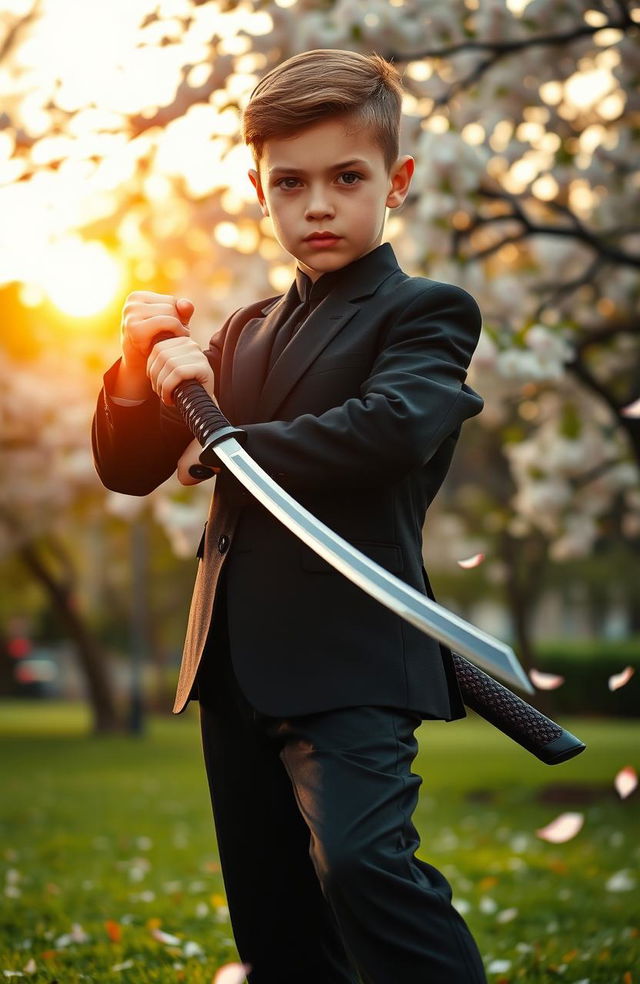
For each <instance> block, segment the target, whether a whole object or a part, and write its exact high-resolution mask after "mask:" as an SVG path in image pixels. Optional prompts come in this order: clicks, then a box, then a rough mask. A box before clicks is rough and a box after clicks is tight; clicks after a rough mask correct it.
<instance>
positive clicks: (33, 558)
mask: <svg viewBox="0 0 640 984" xmlns="http://www.w3.org/2000/svg"><path fill="white" fill-rule="evenodd" d="M55 552H56V553H57V554H58V556H64V560H65V566H66V568H67V572H69V571H70V570H71V561H70V559H69V557H68V556H67V554H66V551H64V550H63V548H62V546H61V545H60V544H59V543H56V544H55ZM18 554H19V556H20V558H21V559H22V561H23V563H24V564H25V565H26V567H27V568H28V570H29V571H30V572H31V573H32V574H33V576H34V577H35V578H36V580H37V581H38V582H39V584H40V585H41V586H42V587H43V588H44V589H45V591H46V592H47V595H48V596H49V600H50V601H51V604H52V606H53V608H54V611H55V612H56V614H57V615H58V617H59V619H60V621H61V623H62V625H63V626H64V628H65V630H66V632H67V633H68V635H69V638H70V639H71V640H72V642H73V643H74V646H75V650H76V654H77V658H78V662H79V665H80V669H81V671H82V674H83V676H84V679H85V681H86V684H87V694H88V698H89V702H90V705H91V709H92V712H93V731H94V734H104V733H107V732H114V731H121V730H123V728H122V724H121V722H120V719H119V716H118V712H117V706H116V699H115V693H114V689H113V684H112V681H111V678H110V676H109V673H108V670H107V660H106V657H105V653H104V651H103V649H102V647H101V645H100V644H99V643H98V642H97V640H96V639H95V638H94V637H93V636H92V634H91V632H90V631H89V629H88V628H87V625H86V624H85V622H84V620H83V618H82V616H81V614H80V612H79V611H78V608H77V604H76V599H75V595H74V592H73V586H72V580H73V578H71V577H69V575H68V573H67V574H66V576H65V575H63V576H56V574H55V573H54V572H53V570H52V569H51V566H49V565H47V563H46V561H45V558H44V556H43V555H42V553H41V552H38V550H37V548H36V547H35V546H34V544H33V543H28V544H24V545H23V546H21V547H20V548H19V550H18Z"/></svg>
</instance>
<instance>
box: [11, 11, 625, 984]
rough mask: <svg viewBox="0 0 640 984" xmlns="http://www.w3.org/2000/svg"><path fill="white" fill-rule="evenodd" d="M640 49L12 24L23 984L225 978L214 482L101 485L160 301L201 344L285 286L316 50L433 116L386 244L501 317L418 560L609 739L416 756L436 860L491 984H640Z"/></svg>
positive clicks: (483, 20)
mask: <svg viewBox="0 0 640 984" xmlns="http://www.w3.org/2000/svg"><path fill="white" fill-rule="evenodd" d="M639 32H640V5H639V4H638V3H634V2H632V0H603V2H596V0H594V2H588V0H585V2H580V0H565V2H562V0H532V2H529V3H527V2H526V0H464V2H461V0H451V2H448V3H446V4H444V3H442V2H433V0H390V2H378V0H373V2H363V0H275V2H271V0H264V2H262V0H243V2H241V3H229V2H224V0H209V2H197V0H164V2H160V3H156V2H152V0H111V2H110V3H108V4H103V3H98V2H97V0H85V2H74V0H36V2H34V0H4V2H1V3H0V312H1V314H2V319H1V328H0V331H1V333H2V345H1V349H0V379H1V386H0V420H1V421H2V430H1V434H0V441H1V446H2V456H1V460H0V565H1V567H0V569H1V573H2V592H1V593H0V735H1V736H2V742H3V746H2V747H3V765H4V769H3V773H4V782H3V790H2V803H3V805H2V807H0V830H1V831H2V847H1V848H0V859H1V865H2V873H3V878H4V882H3V883H4V896H3V901H2V905H3V916H2V927H3V929H2V939H1V940H0V970H3V972H4V974H5V975H6V976H11V975H12V974H15V975H18V976H23V977H30V978H31V979H32V980H34V981H37V982H39V981H51V980H53V979H54V978H59V979H61V980H64V981H65V982H67V981H76V980H78V981H80V980H86V979H90V980H94V981H103V980H104V981H107V980H120V979H121V980H127V981H132V982H137V981H147V980H149V981H173V980H189V981H194V982H198V981H209V980H211V977H212V974H213V972H214V970H215V968H216V967H217V966H220V965H221V964H222V963H224V962H225V961H226V960H233V959H234V953H235V951H234V948H233V940H232V934H231V930H230V926H229V924H228V914H227V913H226V908H225V900H224V889H223V885H222V881H221V878H220V871H219V864H218V862H217V854H216V849H215V839H214V834H213V830H212V823H211V816H210V806H209V803H208V799H207V796H206V795H205V780H204V771H203V766H202V763H201V761H200V748H199V734H198V723H197V722H198V716H197V704H191V705H190V706H189V708H188V710H187V711H186V712H185V714H183V715H181V716H180V717H175V716H172V715H171V713H170V708H171V705H172V700H173V688H174V686H175V682H176V679H177V669H178V663H179V657H180V650H181V645H182V640H183V634H184V627H185V623H186V614H187V610H188V604H189V598H190V594H191V588H192V584H193V580H194V577H195V564H196V563H197V561H196V559H195V551H196V547H197V544H198V541H199V539H200V535H201V532H202V526H203V523H204V521H205V519H206V514H207V510H208V503H209V497H210V494H211V483H203V484H202V485H201V486H198V487H195V488H189V489H184V488H183V487H182V486H180V484H179V483H178V482H177V480H176V479H175V477H174V478H172V479H170V480H169V481H167V482H166V483H164V485H162V486H161V487H160V488H158V489H157V490H156V491H155V492H153V493H152V494H151V495H149V496H147V497H144V498H135V497H130V496H125V495H121V494H119V493H114V492H111V491H109V490H107V489H105V488H104V487H103V486H102V485H101V484H100V482H99V480H98V478H97V476H96V473H95V470H94V467H93V462H92V456H91V447H90V426H91V417H92V414H93V409H94V407H95V402H96V399H97V394H98V392H99V389H100V386H101V382H102V375H103V373H104V372H105V371H106V370H107V369H108V368H109V367H110V366H111V365H112V364H113V362H114V361H115V360H116V358H117V357H118V354H119V323H120V311H121V308H122V304H123V301H124V299H125V297H126V296H127V294H128V293H129V292H130V291H131V290H134V289H141V288H143V289H149V290H156V291H163V292H168V293H172V294H175V295H176V296H186V297H189V298H190V299H192V300H193V302H194V303H195V308H196V310H195V314H194V316H193V318H192V321H191V326H192V332H193V334H194V337H196V338H197V340H198V341H199V342H201V343H202V344H203V345H204V344H205V343H206V341H207V340H208V338H209V337H210V335H211V334H212V333H213V331H214V330H215V328H216V327H217V326H219V325H220V324H221V323H222V321H223V320H224V319H225V318H226V316H227V315H228V314H229V313H230V312H231V311H232V310H235V309H236V308H237V307H239V306H241V305H243V304H246V303H248V302H249V301H251V300H254V299H255V298H257V297H268V296H271V295H273V294H276V293H279V292H282V291H283V290H285V289H286V288H287V287H288V285H289V283H290V282H291V279H292V277H293V273H294V265H293V264H292V262H291V258H290V257H289V256H288V255H287V254H285V253H284V252H283V251H282V250H281V248H280V247H279V245H278V244H277V242H276V241H275V239H274V238H273V232H272V229H271V225H270V222H269V220H267V219H264V218H262V216H261V213H260V210H259V207H258V205H257V202H256V200H255V195H254V192H253V188H252V186H251V184H250V182H249V179H248V177H247V170H248V168H249V167H250V166H251V163H252V162H251V159H250V156H249V153H248V151H247V149H246V148H245V147H244V146H243V145H242V143H241V139H240V120H241V112H242V107H243V106H244V104H245V103H246V100H247V99H248V96H249V94H250V92H251V90H252V88H253V87H254V86H255V84H256V83H257V82H258V80H259V79H260V78H261V77H262V75H264V73H265V72H266V71H268V70H269V69H270V68H271V67H272V66H274V65H275V64H277V63H279V62H280V61H282V60H284V59H285V58H287V57H289V56H290V55H293V54H296V53H297V52H300V51H304V50H309V49H312V48H348V49H351V50H355V51H361V52H365V53H368V52H372V51H376V52H377V53H379V54H381V55H383V56H384V57H386V58H388V59H390V60H392V61H393V62H394V63H395V64H396V65H397V67H398V68H399V69H400V71H401V73H402V76H403V81H404V86H405V90H406V95H405V99H404V106H403V110H404V112H403V122H402V135H401V153H411V154H412V155H413V156H414V157H415V159H416V173H415V176H414V179H413V183H412V188H411V193H410V195H409V197H408V199H407V202H406V203H405V205H404V206H403V207H402V208H401V209H399V210H394V211H392V212H390V213H389V217H388V220H387V225H386V238H387V239H388V241H389V242H391V244H392V245H393V248H394V250H395V252H396V255H397V257H398V260H399V262H400V264H401V266H402V267H403V268H404V269H405V270H406V271H407V272H408V273H410V274H415V275H422V276H428V277H430V278H432V279H435V280H444V281H447V282H450V283H456V284H459V285H460V286H462V287H464V288H465V289H467V290H468V291H469V292H470V293H471V294H472V295H473V296H474V297H475V298H476V299H477V301H478V303H479V305H480V308H481V311H482V314H483V332H482V336H481V339H480V343H479V345H478V349H477V351H476V354H475V356H474V359H473V362H472V366H471V369H470V372H469V379H468V381H469V383H470V384H471V385H472V386H473V387H474V388H475V389H476V390H477V391H478V392H479V393H480V394H481V395H482V396H483V397H484V399H485V409H484V411H483V412H482V414H481V415H480V416H479V417H476V418H473V419H472V420H470V421H468V422H467V423H466V424H465V426H464V428H463V432H462V437H461V440H460V441H459V444H458V448H457V451H456V456H455V459H454V463H453V466H452V468H451V471H450V473H449V476H448V477H447V480H446V482H445V484H444V486H443V488H442V489H441V491H440V493H439V495H438V497H437V499H436V501H435V503H434V504H433V506H432V507H431V509H430V511H429V515H428V519H427V524H426V528H425V537H424V556H425V562H426V565H427V568H428V570H429V572H430V575H431V579H432V583H433V585H434V589H435V592H436V596H437V597H438V600H439V601H440V602H441V603H443V604H445V605H447V606H448V607H450V608H452V609H453V610H454V611H457V612H459V613H460V614H461V615H463V616H464V617H466V618H468V619H470V620H471V621H473V622H474V623H476V624H478V625H479V626H481V627H482V628H484V629H486V630H488V631H490V632H492V633H495V634H496V635H498V636H500V637H501V638H504V639H505V640H507V641H509V642H511V643H512V644H513V646H514V648H515V649H516V651H517V653H518V656H519V658H520V660H521V662H522V663H523V665H524V667H525V668H526V670H527V671H528V672H529V673H530V675H531V679H532V680H533V682H534V683H535V685H536V688H537V692H536V696H535V698H532V702H533V703H534V704H535V705H536V706H538V707H540V708H541V709H542V710H543V711H544V712H545V713H547V714H550V715H552V716H554V717H555V718H557V719H560V721H561V723H563V724H564V725H565V726H566V727H569V728H570V730H572V731H574V732H575V733H577V734H579V735H580V737H582V738H583V739H584V740H586V741H587V744H588V749H587V751H586V752H585V753H584V754H583V755H581V756H580V757H579V758H577V759H575V760H573V761H572V762H571V763H567V764H565V765H561V766H556V767H553V768H552V769H550V768H549V767H548V766H544V765H542V763H539V762H538V761H537V760H535V759H534V758H533V757H532V756H530V755H529V754H528V753H526V752H524V751H523V750H522V749H521V748H520V747H519V746H516V745H514V744H513V743H511V742H509V740H508V739H507V738H504V737H502V736H501V735H499V734H498V733H497V732H495V731H494V730H493V729H491V728H490V727H489V725H487V724H485V723H484V722H482V721H481V720H480V719H479V718H476V717H475V715H473V714H471V713H470V714H469V716H468V718H466V719H465V720H464V721H460V722H454V723H452V724H450V725H444V724H442V725H441V724H440V723H437V724H429V725H427V724H425V725H423V726H422V728H421V729H420V738H421V751H420V757H419V759H418V761H417V763H416V768H417V769H419V770H421V774H423V775H424V776H425V783H424V786H423V792H422V794H421V803H420V811H419V815H418V816H417V821H416V822H417V825H418V827H419V829H420V831H421V833H422V835H423V846H422V847H421V852H422V853H421V856H423V857H425V859H432V860H433V859H435V863H436V864H439V865H441V866H442V867H443V869H444V870H445V871H447V872H448V874H450V875H451V880H452V881H453V884H454V893H456V894H454V901H455V902H456V904H458V905H459V906H460V909H461V911H464V913H465V917H466V918H467V919H468V921H469V923H470V925H471V926H472V929H473V931H474V933H475V935H476V936H477V938H478V940H479V943H480V945H481V949H482V952H483V955H486V958H487V959H486V963H487V966H488V969H489V976H490V979H491V980H492V981H500V982H505V984H510V982H511V981H517V980H518V981H519V980H524V981H527V982H529V981H552V980H565V981H573V982H580V984H586V982H587V981H588V982H589V984H599V982H602V984H613V982H618V981H620V982H623V984H635V982H636V981H637V980H638V972H637V970H636V971H634V964H637V961H638V956H639V949H640V948H639V947H638V937H639V932H640V930H639V929H638V904H637V895H636V892H635V890H636V887H637V879H638V872H637V867H638V858H639V854H640V852H639V848H638V845H637V838H636V837H634V827H633V825H634V822H635V823H636V824H637V819H638V817H637V795H638V794H637V792H634V788H633V787H634V783H635V768H636V767H637V759H638V752H637V749H638V731H639V729H638V724H637V716H638V678H637V676H634V671H635V670H636V669H637V668H638V666H639V665H640V656H639V644H638V643H639V640H640V577H638V556H639V553H640V486H639V484H638V464H639V459H640V371H639V370H640V340H639V338H638V316H637V313H638V298H639V294H640V290H639V283H640V282H639V278H638V269H639V267H640V214H639V212H640V209H639V205H638V203H639V200H640V153H639V149H640V148H639V145H640V85H639V84H638V83H639V81H640V45H639V44H638V40H639V37H638V36H639ZM265 575H266V576H268V572H265ZM621 775H622V777H623V778H620V776H621ZM634 811H635V812H634ZM557 817H560V818H562V819H563V820H564V823H565V828H564V833H563V832H562V830H561V831H560V832H559V833H558V834H556V835H555V836H556V838H557V839H556V840H555V841H554V840H549V839H547V837H545V836H544V835H542V834H540V833H539V831H541V830H544V828H545V826H546V825H547V824H549V823H551V822H552V821H553V820H554V818H557ZM636 829H637V828H636ZM256 836H259V804H256ZM550 836H552V837H553V836H554V834H553V832H552V834H551V835H550ZM267 849H268V845H265V850H267ZM133 883H136V884H133ZM137 883H139V884H137ZM257 890H258V891H259V890H260V886H257ZM634 902H635V906H634ZM283 961H286V954H283Z"/></svg>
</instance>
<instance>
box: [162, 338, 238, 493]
mask: <svg viewBox="0 0 640 984" xmlns="http://www.w3.org/2000/svg"><path fill="white" fill-rule="evenodd" d="M165 338H175V336H174V335H172V334H171V333H170V332H160V333H159V334H158V335H156V336H155V337H154V338H153V341H152V343H151V344H152V346H153V345H155V344H156V342H161V341H163V340H164V339H165ZM173 400H174V403H175V405H176V407H177V408H178V410H179V412H180V414H181V416H182V418H183V420H184V422H185V424H186V425H187V427H188V428H189V430H190V431H191V433H192V434H193V436H194V437H195V438H196V439H197V440H198V441H199V443H200V444H201V445H202V448H203V450H202V454H201V456H200V459H201V461H203V462H204V465H203V467H204V468H206V465H207V464H208V463H211V464H213V463H214V461H217V459H216V458H215V455H214V453H213V452H212V451H211V449H212V448H213V447H214V446H215V445H216V444H217V443H218V441H222V440H224V438H225V437H235V438H236V440H237V441H240V443H243V442H244V441H245V440H246V432H245V431H243V430H242V429H241V428H239V427H234V426H233V424H230V423H229V421H228V420H227V418H226V417H225V415H224V414H223V412H222V410H221V409H220V407H218V406H216V404H215V403H214V402H213V400H212V399H211V397H210V396H209V394H208V393H207V391H206V390H205V388H204V386H203V385H202V384H201V383H199V382H197V381H196V380H195V379H188V380H185V381H184V382H183V383H179V384H178V386H176V388H175V390H174V391H173ZM207 459H208V460H207ZM196 467H197V466H196ZM211 474H213V472H211ZM195 477H196V478H202V477H204V475H203V474H200V475H196V476H195Z"/></svg>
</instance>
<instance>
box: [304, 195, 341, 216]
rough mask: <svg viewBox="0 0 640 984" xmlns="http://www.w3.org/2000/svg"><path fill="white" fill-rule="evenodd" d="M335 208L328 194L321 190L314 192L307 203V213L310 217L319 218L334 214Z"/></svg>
mask: <svg viewBox="0 0 640 984" xmlns="http://www.w3.org/2000/svg"><path fill="white" fill-rule="evenodd" d="M334 212H335V209H334V207H333V205H332V204H331V202H330V200H329V198H328V196H327V195H326V194H324V193H323V192H321V191H316V192H314V193H313V194H312V195H311V197H310V198H309V202H308V203H307V208H306V215H307V217H308V218H310V219H317V218H320V217H324V216H327V215H333V214H334Z"/></svg>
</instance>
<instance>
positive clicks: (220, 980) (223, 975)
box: [211, 963, 251, 984]
mask: <svg viewBox="0 0 640 984" xmlns="http://www.w3.org/2000/svg"><path fill="white" fill-rule="evenodd" d="M250 970H251V964H243V963H230V964H225V965H224V967H220V969H219V970H218V971H217V972H216V976H215V977H214V978H213V981H212V982H211V984H244V982H245V978H246V976H247V974H248V973H249V971H250Z"/></svg>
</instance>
